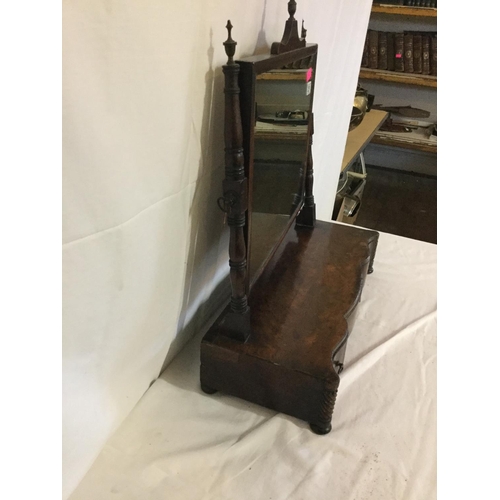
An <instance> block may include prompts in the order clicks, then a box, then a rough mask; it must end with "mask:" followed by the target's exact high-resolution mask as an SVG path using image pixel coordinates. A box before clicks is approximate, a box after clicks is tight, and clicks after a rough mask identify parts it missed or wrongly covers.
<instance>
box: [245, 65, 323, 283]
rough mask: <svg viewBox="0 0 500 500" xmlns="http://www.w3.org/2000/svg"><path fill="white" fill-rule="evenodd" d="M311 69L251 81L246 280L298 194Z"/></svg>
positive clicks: (261, 262)
mask: <svg viewBox="0 0 500 500" xmlns="http://www.w3.org/2000/svg"><path fill="white" fill-rule="evenodd" d="M313 76H314V75H313V69H312V68H306V69H283V70H272V71H268V72H266V73H261V74H259V75H257V77H256V83H255V123H254V134H253V140H254V144H253V151H254V154H253V176H252V187H251V195H252V201H251V214H250V216H251V223H250V238H249V241H250V245H251V247H250V263H249V264H250V265H249V273H250V276H249V277H250V283H253V282H254V281H255V279H256V277H257V276H258V274H259V270H260V269H261V268H262V266H263V265H264V264H265V263H266V262H267V260H268V258H269V257H270V256H271V254H272V251H273V249H274V248H275V246H276V245H277V243H278V242H279V241H280V238H281V236H282V235H283V234H284V232H285V230H286V228H287V227H288V225H289V222H290V217H291V216H292V215H294V214H295V212H296V209H297V208H298V206H299V204H300V203H301V201H302V198H303V190H304V174H305V169H306V161H307V151H308V127H309V123H310V118H311V111H312V110H311V102H312V99H311V96H312V85H313Z"/></svg>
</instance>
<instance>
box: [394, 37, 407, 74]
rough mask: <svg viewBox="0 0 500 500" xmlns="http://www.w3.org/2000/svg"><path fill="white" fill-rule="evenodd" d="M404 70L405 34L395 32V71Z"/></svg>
mask: <svg viewBox="0 0 500 500" xmlns="http://www.w3.org/2000/svg"><path fill="white" fill-rule="evenodd" d="M404 70H405V62H404V34H403V33H394V71H399V72H403V71H404Z"/></svg>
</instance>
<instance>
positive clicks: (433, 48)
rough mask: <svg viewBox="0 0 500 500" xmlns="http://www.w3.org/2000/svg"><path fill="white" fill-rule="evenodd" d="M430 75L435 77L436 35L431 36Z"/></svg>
mask: <svg viewBox="0 0 500 500" xmlns="http://www.w3.org/2000/svg"><path fill="white" fill-rule="evenodd" d="M430 59H431V75H433V76H437V74H438V73H437V35H433V36H431V53H430Z"/></svg>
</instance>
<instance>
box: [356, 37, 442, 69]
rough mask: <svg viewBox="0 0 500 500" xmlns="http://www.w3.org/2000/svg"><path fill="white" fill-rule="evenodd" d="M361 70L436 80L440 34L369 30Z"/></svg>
mask: <svg viewBox="0 0 500 500" xmlns="http://www.w3.org/2000/svg"><path fill="white" fill-rule="evenodd" d="M361 67H363V68H370V69H380V70H384V71H397V72H400V73H403V72H404V73H415V74H419V75H433V76H437V33H436V32H422V31H405V32H404V33H393V32H385V31H376V30H368V32H367V35H366V39H365V45H364V48H363V57H362V60H361Z"/></svg>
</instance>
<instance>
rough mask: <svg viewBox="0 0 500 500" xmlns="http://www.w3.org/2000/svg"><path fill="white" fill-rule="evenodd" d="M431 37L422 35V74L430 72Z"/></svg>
mask: <svg viewBox="0 0 500 500" xmlns="http://www.w3.org/2000/svg"><path fill="white" fill-rule="evenodd" d="M430 57H431V37H430V36H429V35H427V34H425V33H424V34H423V35H422V74H423V75H430V74H431V61H430Z"/></svg>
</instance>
